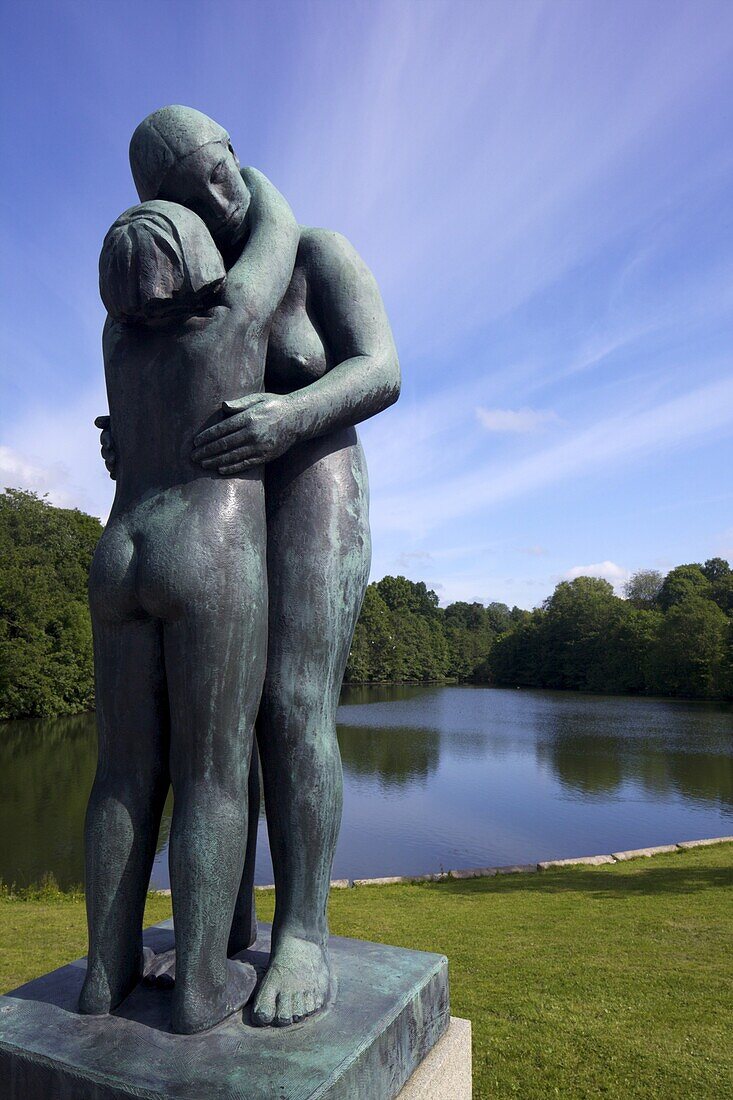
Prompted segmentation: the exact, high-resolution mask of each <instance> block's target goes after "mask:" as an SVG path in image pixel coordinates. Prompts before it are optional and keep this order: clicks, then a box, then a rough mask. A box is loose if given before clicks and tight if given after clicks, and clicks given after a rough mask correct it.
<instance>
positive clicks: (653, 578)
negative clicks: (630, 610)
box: [624, 569, 664, 608]
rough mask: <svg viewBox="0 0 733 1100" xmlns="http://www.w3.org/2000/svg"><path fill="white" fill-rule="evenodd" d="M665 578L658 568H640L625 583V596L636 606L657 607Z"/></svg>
mask: <svg viewBox="0 0 733 1100" xmlns="http://www.w3.org/2000/svg"><path fill="white" fill-rule="evenodd" d="M663 580H664V578H663V577H662V574H661V573H660V572H659V570H657V569H639V570H638V571H637V572H636V573H634V574H632V576H631V577H630V578H629V580H628V581H627V582H626V584H625V585H624V596H625V597H626V599H627V600H628V601H629V603H630V604H632V605H633V606H634V607H638V608H652V607H656V605H657V601H658V599H659V592H660V589H661V587H662V582H663Z"/></svg>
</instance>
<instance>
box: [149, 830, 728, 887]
mask: <svg viewBox="0 0 733 1100" xmlns="http://www.w3.org/2000/svg"><path fill="white" fill-rule="evenodd" d="M716 844H733V836H714V837H706V838H705V839H703V840H681V841H679V843H677V844H656V845H654V846H653V847H650V848H629V849H628V850H627V851H625V852H610V853H603V854H601V855H595V856H574V857H571V858H570V859H543V860H540V861H539V862H538V863H512V864H508V865H506V866H502V867H469V868H464V869H459V870H455V871H437V872H436V873H435V874H432V875H386V876H384V877H382V878H337V879H332V880H331V889H332V890H353V889H356V888H358V887H360V886H405V885H411V884H417V883H421V882H449V881H451V880H454V881H456V880H460V879H471V878H494V877H495V876H496V875H530V874H536V873H537V872H541V871H554V870H558V869H562V868H566V867H602V866H603V865H605V864H615V863H628V862H629V861H630V860H633V859H650V858H651V857H652V856H661V855H670V854H672V853H675V852H688V851H690V850H691V849H694V848H710V847H711V846H713V845H716ZM274 889H275V885H274V883H268V884H267V885H266V886H255V890H274ZM150 893H151V894H158V895H159V896H160V897H170V893H171V891H170V888H168V889H164V890H151V891H150Z"/></svg>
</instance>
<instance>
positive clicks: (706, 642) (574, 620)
mask: <svg viewBox="0 0 733 1100" xmlns="http://www.w3.org/2000/svg"><path fill="white" fill-rule="evenodd" d="M625 597H626V598H625V599H622V598H620V597H619V596H617V595H616V594H615V593H614V590H613V588H612V587H611V585H610V584H609V583H608V581H604V580H600V579H598V578H595V577H578V578H577V579H576V580H573V581H563V582H562V583H561V584H558V585H557V587H556V589H555V591H554V593H553V595H552V596H550V598H549V599H547V600H546V601H545V602H544V603H543V604H542V606H541V607H539V608H537V609H536V610H534V611H521V610H520V609H519V608H516V607H515V608H513V609H512V610H511V611H510V610H509V608H508V607H506V605H505V604H490V605H489V606H488V607H484V606H483V605H482V604H477V603H474V604H468V603H455V604H451V605H449V606H448V607H446V608H439V607H438V599H437V596H436V595H435V593H434V592H431V591H429V590H428V589H426V587H425V585H424V584H415V583H414V582H412V581H408V580H406V579H405V578H404V577H385V578H384V579H383V580H381V581H378V582H377V583H376V584H371V585H370V586H369V588H368V590H367V596H366V599H365V601H364V609H363V611H362V615H361V618H360V620H359V624H358V626H357V628H356V634H355V636H354V645H353V647H352V652H351V657H350V659H349V665H348V668H347V679H349V680H353V681H367V682H369V681H380V680H381V681H385V680H437V679H442V678H448V677H454V678H456V679H458V680H477V681H484V682H489V683H494V684H501V685H512V686H523V687H545V688H560V689H568V690H574V691H599V692H613V693H615V692H620V693H636V694H655V695H679V696H690V697H693V698H709V699H714V698H731V697H733V570H731V567H730V565H729V564H728V562H727V561H724V560H723V559H722V558H712V559H711V560H709V561H706V562H705V564H704V565H699V564H692V565H680V566H678V567H677V568H676V569H673V570H671V572H669V573H668V574H667V575H666V577H663V576H662V575H661V573H658V572H656V571H654V570H642V571H640V572H639V573H636V574H635V575H634V576H633V577H632V578H631V580H630V581H629V583H628V584H627V586H626V591H625Z"/></svg>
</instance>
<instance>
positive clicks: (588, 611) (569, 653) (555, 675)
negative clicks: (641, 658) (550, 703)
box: [542, 577, 623, 690]
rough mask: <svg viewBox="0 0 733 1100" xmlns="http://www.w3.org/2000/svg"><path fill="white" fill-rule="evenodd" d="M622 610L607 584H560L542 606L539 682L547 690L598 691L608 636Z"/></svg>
mask: <svg viewBox="0 0 733 1100" xmlns="http://www.w3.org/2000/svg"><path fill="white" fill-rule="evenodd" d="M622 607H623V601H621V600H620V599H619V598H618V597H617V596H616V595H614V591H613V588H612V586H611V585H610V584H609V583H608V581H604V580H601V578H600V577H576V578H575V580H572V581H562V582H561V583H560V584H558V586H557V587H556V589H555V591H554V593H553V594H552V596H551V597H550V598H549V600H547V601H546V603H545V619H544V622H543V624H542V634H543V639H542V640H543V643H544V653H543V666H544V667H543V671H542V678H543V680H544V681H545V683H546V684H547V686H548V687H557V688H575V689H578V688H579V689H581V690H582V689H588V688H590V687H593V688H594V689H597V688H598V675H597V671H596V670H597V667H598V666H599V665H600V664H601V663H602V662H603V661H604V659H605V651H606V647H607V645H608V634H609V631H610V629H611V627H612V626H614V625H615V623H616V621H617V620H618V618H619V616H620V614H621V610H622Z"/></svg>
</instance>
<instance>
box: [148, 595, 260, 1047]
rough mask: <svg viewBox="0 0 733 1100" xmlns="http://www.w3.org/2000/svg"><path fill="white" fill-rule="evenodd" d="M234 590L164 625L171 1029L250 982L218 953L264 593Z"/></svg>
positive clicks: (240, 847) (239, 855) (233, 1006)
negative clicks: (170, 795) (170, 804)
mask: <svg viewBox="0 0 733 1100" xmlns="http://www.w3.org/2000/svg"><path fill="white" fill-rule="evenodd" d="M227 575H228V576H231V574H227ZM262 587H263V588H264V585H263V586H262ZM244 595H245V593H244V592H241V593H237V592H236V591H231V590H230V591H228V592H227V598H226V601H221V602H219V601H213V600H212V601H211V603H210V604H209V606H208V607H207V608H206V611H205V613H200V614H194V615H191V616H190V617H188V618H186V619H184V620H181V621H179V622H176V623H173V624H168V625H167V626H166V628H165V629H166V634H165V655H166V668H167V670H168V680H169V692H170V699H171V723H172V731H173V732H172V737H171V780H172V783H173V791H174V811H173V821H172V823H171V835H170V875H171V889H172V895H173V915H174V921H175V932H176V981H175V989H174V993H173V1005H172V1019H173V1029H174V1031H177V1032H180V1033H184V1034H191V1033H193V1032H198V1031H204V1030H206V1029H207V1028H210V1027H213V1026H214V1024H216V1023H218V1022H219V1021H220V1020H222V1019H224V1018H225V1017H226V1016H228V1015H230V1014H231V1013H232V1012H234V1011H236V1010H237V1009H238V1008H241V1006H242V1005H243V1004H245V1003H246V1001H247V1000H248V999H249V996H250V994H251V992H252V989H253V986H254V972H253V971H252V968H251V967H248V966H244V965H243V964H241V963H239V962H236V961H233V960H228V959H227V943H228V939H229V932H230V929H231V925H232V917H233V915H234V906H235V900H236V896H237V890H238V888H239V885H240V882H241V879H242V871H243V866H244V844H243V836H244V835H245V830H246V825H247V776H248V772H249V764H250V755H251V750H252V737H253V726H254V717H255V710H256V706H257V702H258V701H259V695H260V684H261V681H262V671H263V665H264V648H265V638H264V615H265V609H264V595H265V594H264V592H261V594H259V595H258V596H257V597H256V598H255V599H253V600H252V601H251V604H250V606H245V599H244Z"/></svg>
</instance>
